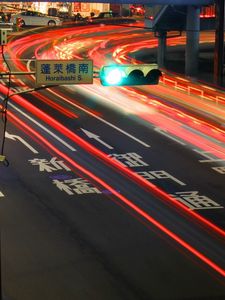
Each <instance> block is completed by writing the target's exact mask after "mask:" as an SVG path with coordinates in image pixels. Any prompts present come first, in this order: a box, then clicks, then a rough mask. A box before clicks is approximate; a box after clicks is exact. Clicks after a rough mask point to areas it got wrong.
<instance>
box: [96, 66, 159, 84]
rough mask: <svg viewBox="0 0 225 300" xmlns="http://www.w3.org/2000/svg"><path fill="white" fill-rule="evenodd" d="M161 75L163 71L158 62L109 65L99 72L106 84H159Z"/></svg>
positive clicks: (102, 81)
mask: <svg viewBox="0 0 225 300" xmlns="http://www.w3.org/2000/svg"><path fill="white" fill-rule="evenodd" d="M160 76H162V73H161V71H160V70H159V69H158V65H157V64H138V65H108V66H103V67H102V68H101V70H100V73H99V77H100V81H101V84H102V85H104V86H123V85H152V84H158V82H159V78H160Z"/></svg>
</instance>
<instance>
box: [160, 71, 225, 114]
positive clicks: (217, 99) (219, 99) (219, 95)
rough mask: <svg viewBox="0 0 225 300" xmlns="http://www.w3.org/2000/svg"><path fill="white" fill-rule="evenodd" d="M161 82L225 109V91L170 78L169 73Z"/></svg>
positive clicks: (164, 75) (165, 74) (174, 77)
mask: <svg viewBox="0 0 225 300" xmlns="http://www.w3.org/2000/svg"><path fill="white" fill-rule="evenodd" d="M160 82H161V83H162V84H165V85H167V86H171V87H173V88H174V89H176V90H179V91H182V92H185V93H186V94H188V95H193V96H198V97H201V98H202V99H204V100H207V101H210V102H214V104H216V105H220V106H221V107H223V108H225V91H224V92H223V91H221V90H219V89H217V88H214V87H211V86H207V85H204V84H201V83H199V82H198V83H193V82H192V81H190V80H188V79H186V78H182V77H179V76H174V75H173V76H172V75H171V76H170V75H169V74H167V73H163V76H162V77H161V79H160Z"/></svg>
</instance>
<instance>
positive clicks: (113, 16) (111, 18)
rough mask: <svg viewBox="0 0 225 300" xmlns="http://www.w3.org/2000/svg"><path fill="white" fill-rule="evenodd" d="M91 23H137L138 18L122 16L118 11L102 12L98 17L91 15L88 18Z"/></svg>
mask: <svg viewBox="0 0 225 300" xmlns="http://www.w3.org/2000/svg"><path fill="white" fill-rule="evenodd" d="M86 20H87V23H89V24H100V23H103V24H120V23H135V22H136V20H135V19H132V18H127V17H121V16H120V15H119V14H118V13H116V12H111V11H110V12H100V13H99V15H98V16H97V17H95V16H90V17H88V18H87V19H86Z"/></svg>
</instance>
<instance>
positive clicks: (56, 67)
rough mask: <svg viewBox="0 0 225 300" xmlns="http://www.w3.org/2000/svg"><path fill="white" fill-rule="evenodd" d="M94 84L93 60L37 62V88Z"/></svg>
mask: <svg viewBox="0 0 225 300" xmlns="http://www.w3.org/2000/svg"><path fill="white" fill-rule="evenodd" d="M92 83H93V61H92V60H83V59H79V60H36V86H41V85H63V84H92Z"/></svg>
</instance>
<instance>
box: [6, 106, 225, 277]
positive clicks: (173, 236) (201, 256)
mask: <svg viewBox="0 0 225 300" xmlns="http://www.w3.org/2000/svg"><path fill="white" fill-rule="evenodd" d="M8 113H9V116H10V117H11V118H12V119H13V120H14V121H15V122H16V124H19V125H20V126H22V127H23V128H25V129H26V130H28V131H29V132H30V133H31V134H32V135H33V136H35V137H36V138H38V139H39V140H40V141H41V142H42V143H44V144H45V145H46V146H47V147H48V148H49V149H51V150H53V151H54V152H55V153H56V154H57V155H59V156H60V157H62V158H63V159H64V160H66V161H67V162H68V163H70V164H71V165H72V166H73V167H75V168H76V169H78V170H80V171H81V172H83V173H84V174H86V175H87V176H89V177H90V178H92V179H93V180H94V181H95V182H97V183H98V184H100V185H101V186H103V187H104V188H105V189H107V190H109V191H110V192H111V193H112V194H113V195H115V196H116V197H117V198H118V199H120V200H121V201H122V202H123V203H125V204H126V205H127V206H128V207H130V208H131V209H132V210H134V211H135V212H136V213H137V214H139V215H140V216H141V217H143V218H144V219H145V220H147V221H148V222H150V223H152V224H153V225H154V226H155V227H157V228H158V229H159V230H161V231H162V232H163V233H164V234H166V235H167V236H169V237H170V238H171V239H173V240H174V241H175V242H177V243H178V244H180V245H181V246H182V247H183V248H185V249H186V250H188V251H189V252H190V253H192V254H193V255H194V256H196V257H198V258H199V259H200V260H201V261H203V262H204V263H205V264H207V265H208V266H209V267H210V268H212V269H213V270H214V271H216V272H217V273H218V274H220V275H221V276H223V277H225V270H224V269H223V268H221V267H220V266H219V265H217V264H216V263H214V262H213V261H212V260H211V259H209V258H208V257H206V256H205V255H204V254H202V253H201V252H199V251H198V250H197V249H195V248H194V247H192V246H191V245H190V244H188V243H187V242H186V241H184V240H183V239H182V238H180V237H179V236H178V235H176V234H175V233H173V232H172V231H171V230H169V229H168V228H166V227H165V226H164V225H162V224H161V223H160V222H158V221H157V220H155V219H154V218H153V217H151V216H150V215H149V214H147V213H146V212H145V211H144V210H142V209H140V208H139V207H138V206H137V205H135V204H134V203H132V202H131V201H130V200H129V199H127V198H126V197H124V196H123V195H121V194H120V193H119V192H117V191H116V190H115V189H113V188H112V187H111V186H110V185H108V184H107V183H105V182H104V181H103V180H101V179H100V178H99V177H97V176H95V175H94V174H93V173H91V172H90V171H88V170H87V169H85V168H83V167H82V166H80V165H79V164H78V163H76V162H75V161H74V160H73V159H71V158H70V157H69V156H67V155H66V154H65V153H63V152H61V151H60V150H58V149H57V148H56V147H54V146H53V145H52V144H51V143H50V142H49V141H47V140H46V139H45V138H44V137H43V136H41V135H40V134H39V133H38V132H37V131H35V130H33V129H32V128H31V127H29V126H28V125H27V124H26V123H24V122H23V121H21V120H20V119H19V118H17V117H16V116H15V115H14V114H12V113H11V112H8Z"/></svg>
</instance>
